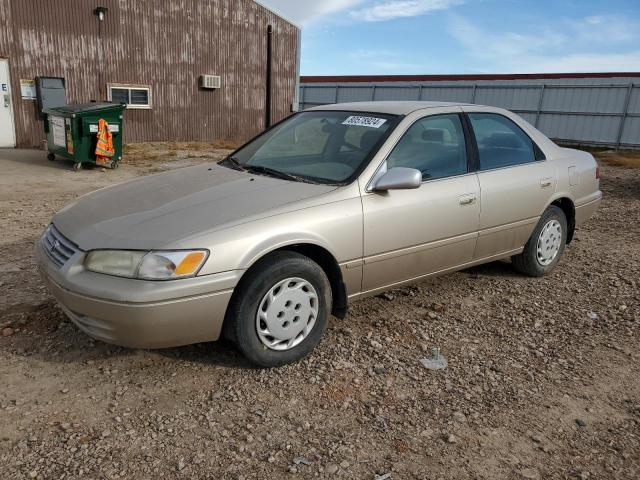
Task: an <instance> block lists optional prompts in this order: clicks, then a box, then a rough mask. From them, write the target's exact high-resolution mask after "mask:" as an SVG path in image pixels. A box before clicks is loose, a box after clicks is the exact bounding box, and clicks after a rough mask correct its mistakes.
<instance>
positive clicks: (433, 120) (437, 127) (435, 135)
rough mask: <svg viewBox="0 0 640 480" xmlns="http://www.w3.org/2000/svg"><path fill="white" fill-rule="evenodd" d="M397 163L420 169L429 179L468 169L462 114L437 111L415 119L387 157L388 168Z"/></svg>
mask: <svg viewBox="0 0 640 480" xmlns="http://www.w3.org/2000/svg"><path fill="white" fill-rule="evenodd" d="M394 167H408V168H415V169H418V170H420V171H421V172H422V178H423V179H425V180H427V179H434V178H443V177H450V176H452V175H460V174H463V173H467V149H466V146H465V140H464V131H463V129H462V122H461V121H460V116H459V115H457V114H449V115H434V116H430V117H424V118H422V119H420V120H418V121H417V122H416V123H414V124H413V125H412V126H411V127H410V128H409V130H407V132H406V133H405V134H404V136H403V137H402V138H401V139H400V141H399V142H398V144H397V145H396V146H395V148H394V149H393V151H392V152H391V154H390V155H389V157H388V158H387V168H394Z"/></svg>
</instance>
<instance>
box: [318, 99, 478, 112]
mask: <svg viewBox="0 0 640 480" xmlns="http://www.w3.org/2000/svg"><path fill="white" fill-rule="evenodd" d="M471 105H472V104H471V103H459V102H417V101H415V102H411V101H404V102H402V101H391V102H351V103H334V104H332V105H322V106H319V107H313V108H310V109H309V110H311V111H318V110H334V111H335V110H339V111H349V112H368V113H384V114H388V115H408V114H410V113H413V112H415V111H416V110H422V109H425V108H439V107H462V106H471Z"/></svg>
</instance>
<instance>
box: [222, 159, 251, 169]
mask: <svg viewBox="0 0 640 480" xmlns="http://www.w3.org/2000/svg"><path fill="white" fill-rule="evenodd" d="M220 163H221V164H223V163H224V164H227V166H229V167H230V168H233V169H234V170H239V171H241V172H244V171H245V170H246V169H245V168H244V166H243V165H242V164H241V163H240V161H239V160H238V159H237V158H236V157H227V158H225V159H224V160H222V161H221V162H220Z"/></svg>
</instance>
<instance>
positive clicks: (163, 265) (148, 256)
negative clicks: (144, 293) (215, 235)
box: [84, 250, 208, 280]
mask: <svg viewBox="0 0 640 480" xmlns="http://www.w3.org/2000/svg"><path fill="white" fill-rule="evenodd" d="M207 254H208V252H207V251H206V250H186V251H175V252H136V251H128V250H94V251H92V252H89V254H88V255H87V258H86V260H85V262H84V266H85V268H86V269H87V270H91V271H92V272H97V273H104V274H106V275H115V276H117V277H127V278H140V279H144V280H173V279H177V278H187V277H194V276H195V275H196V274H197V273H198V271H199V270H200V267H202V265H203V264H204V262H205V260H206V259H207Z"/></svg>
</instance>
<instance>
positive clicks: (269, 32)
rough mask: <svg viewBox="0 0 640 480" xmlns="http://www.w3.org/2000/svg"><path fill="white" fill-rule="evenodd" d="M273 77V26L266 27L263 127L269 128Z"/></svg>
mask: <svg viewBox="0 0 640 480" xmlns="http://www.w3.org/2000/svg"><path fill="white" fill-rule="evenodd" d="M272 76H273V25H269V26H268V27H267V95H266V105H265V111H266V113H265V122H264V123H265V127H266V128H269V127H270V126H271V82H272Z"/></svg>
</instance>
